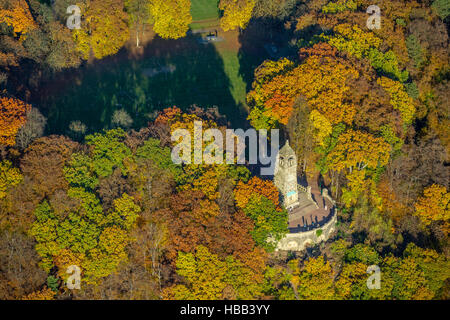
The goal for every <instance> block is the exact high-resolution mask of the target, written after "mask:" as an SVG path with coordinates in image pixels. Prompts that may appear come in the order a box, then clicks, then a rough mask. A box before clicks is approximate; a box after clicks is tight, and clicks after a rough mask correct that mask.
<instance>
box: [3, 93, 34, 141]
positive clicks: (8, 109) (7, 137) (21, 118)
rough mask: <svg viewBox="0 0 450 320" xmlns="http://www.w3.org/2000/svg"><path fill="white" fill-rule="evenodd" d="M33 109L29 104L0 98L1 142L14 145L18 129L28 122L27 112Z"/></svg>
mask: <svg viewBox="0 0 450 320" xmlns="http://www.w3.org/2000/svg"><path fill="white" fill-rule="evenodd" d="M30 109H31V106H30V105H29V104H26V103H25V102H23V101H21V100H18V99H14V98H6V97H3V98H0V144H3V145H7V146H13V145H14V144H15V143H16V142H15V140H16V134H17V131H18V130H19V129H20V127H22V126H23V125H24V124H25V122H26V114H27V112H28V111H29V110H30Z"/></svg>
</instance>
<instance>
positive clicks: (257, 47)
mask: <svg viewBox="0 0 450 320" xmlns="http://www.w3.org/2000/svg"><path fill="white" fill-rule="evenodd" d="M291 36H292V34H291V32H289V31H286V30H285V29H284V27H283V21H280V20H276V19H263V18H258V19H252V20H251V22H250V23H249V25H248V26H247V28H246V29H244V30H243V31H242V32H241V34H240V35H239V42H240V44H241V48H240V49H239V53H238V56H239V64H240V70H239V73H240V74H241V76H242V78H243V79H244V81H245V83H246V84H247V92H248V91H250V90H251V89H252V83H253V80H254V72H255V69H256V68H257V67H258V66H260V65H261V64H262V63H263V62H264V61H265V60H275V61H276V60H278V59H280V58H281V57H288V58H289V57H293V56H294V55H295V54H296V52H295V50H292V49H291V48H289V45H288V41H289V39H290V38H291ZM271 44H273V45H275V47H276V48H277V52H276V53H275V54H273V53H272V54H271V53H270V52H269V51H268V49H267V47H268V45H271Z"/></svg>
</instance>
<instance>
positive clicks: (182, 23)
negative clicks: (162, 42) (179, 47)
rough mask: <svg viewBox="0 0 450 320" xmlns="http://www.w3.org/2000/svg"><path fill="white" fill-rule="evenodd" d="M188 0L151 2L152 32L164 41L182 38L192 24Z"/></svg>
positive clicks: (156, 0)
mask: <svg viewBox="0 0 450 320" xmlns="http://www.w3.org/2000/svg"><path fill="white" fill-rule="evenodd" d="M190 9H191V1H190V0H151V3H150V12H151V14H152V18H153V22H154V25H153V30H154V31H155V32H156V33H157V34H158V35H159V36H160V37H161V38H164V39H178V38H181V37H184V36H185V35H186V32H187V31H188V30H189V24H190V23H191V22H192V16H191V11H190Z"/></svg>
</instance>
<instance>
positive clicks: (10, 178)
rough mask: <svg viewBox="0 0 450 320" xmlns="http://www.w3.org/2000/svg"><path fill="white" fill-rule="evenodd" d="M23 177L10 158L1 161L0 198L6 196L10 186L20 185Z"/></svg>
mask: <svg viewBox="0 0 450 320" xmlns="http://www.w3.org/2000/svg"><path fill="white" fill-rule="evenodd" d="M22 179H23V176H22V174H21V173H20V171H19V169H17V168H14V167H13V166H12V164H11V162H9V161H8V160H4V161H2V162H0V199H2V198H4V197H5V196H6V194H7V192H8V190H9V188H11V187H14V186H16V185H18V184H19V183H20V182H21V181H22Z"/></svg>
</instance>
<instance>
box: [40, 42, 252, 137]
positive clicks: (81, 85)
mask: <svg viewBox="0 0 450 320" xmlns="http://www.w3.org/2000/svg"><path fill="white" fill-rule="evenodd" d="M168 41H172V45H171V46H168V45H167V42H168ZM174 44H177V47H178V46H179V47H178V49H176V50H174V46H173V45H174ZM147 50H149V51H150V54H149V55H147V56H148V58H145V59H137V60H136V59H130V60H128V59H121V60H120V61H116V59H115V58H114V57H112V58H110V60H111V61H108V60H107V59H105V61H102V63H101V64H92V65H88V66H86V67H85V68H82V69H81V70H80V71H79V76H77V80H76V81H73V82H71V84H70V85H68V86H66V87H65V88H64V90H63V91H62V92H58V93H57V94H55V95H54V96H52V97H47V98H46V100H45V101H44V106H43V107H44V108H43V110H46V111H47V112H46V113H47V116H48V129H49V132H50V133H60V134H64V133H66V132H67V128H68V126H69V124H70V122H71V121H74V120H80V121H81V122H83V123H84V124H86V125H87V127H88V128H89V131H90V132H95V131H98V130H101V129H103V128H108V127H110V125H111V116H112V114H113V112H114V111H115V110H117V109H122V108H123V109H125V110H126V111H127V112H128V113H129V114H130V116H131V117H132V118H133V120H134V126H135V127H136V128H140V127H143V126H146V125H147V122H148V121H149V120H150V119H151V115H152V114H154V113H155V111H158V110H162V109H164V108H167V107H171V106H178V107H180V108H182V109H187V108H189V107H190V106H191V105H193V104H196V105H198V106H199V107H204V108H206V107H213V106H218V108H219V112H220V113H221V114H223V115H225V116H227V118H228V120H229V121H231V123H232V124H233V125H236V126H240V125H242V123H243V121H245V118H246V111H245V109H244V108H243V106H244V105H245V94H246V92H245V90H246V88H245V82H244V81H243V79H242V77H241V76H240V74H239V59H238V57H237V52H233V51H224V52H218V51H217V49H216V47H215V46H214V45H213V44H207V45H205V44H200V43H198V37H195V36H188V37H186V38H183V39H180V40H162V39H156V40H154V41H153V42H152V43H151V45H150V47H149V48H148V49H147ZM169 66H171V68H172V70H173V72H171V73H170V72H168V73H160V74H156V75H153V76H148V70H155V69H158V68H161V67H169Z"/></svg>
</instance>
